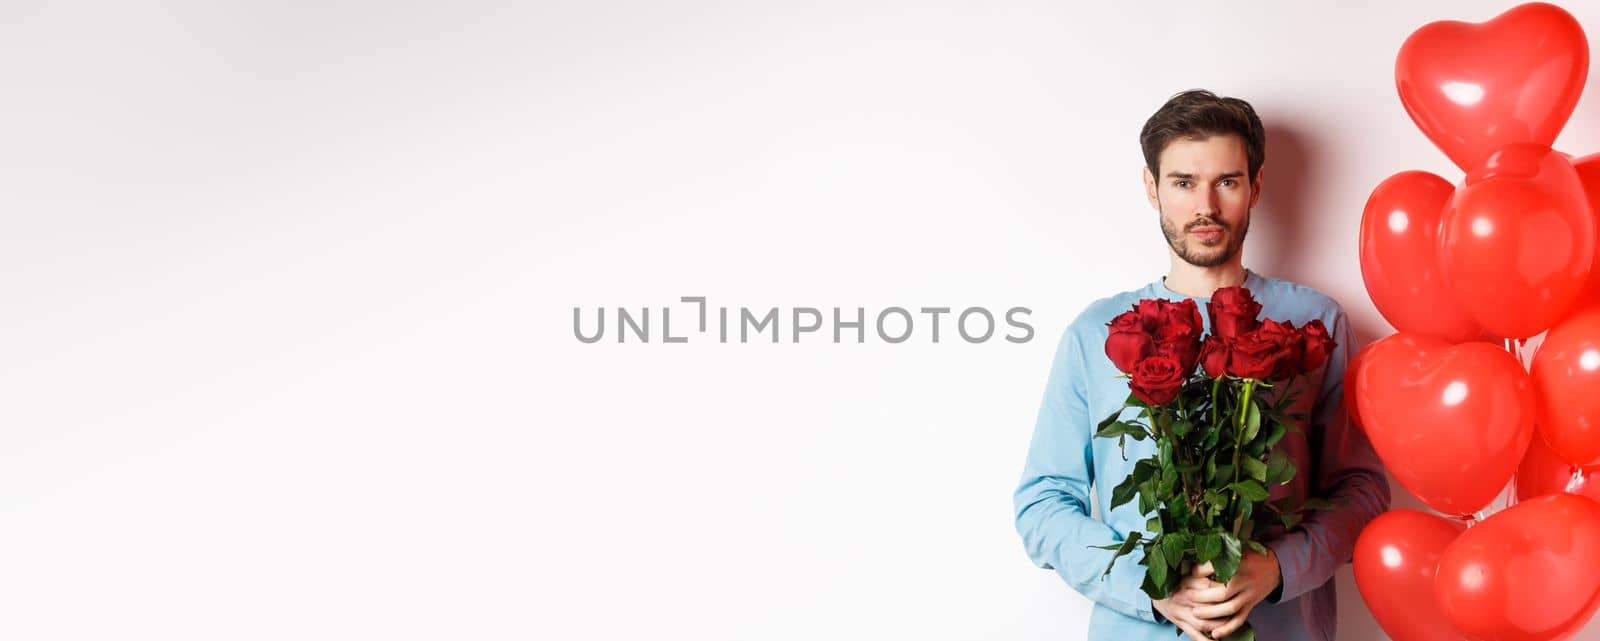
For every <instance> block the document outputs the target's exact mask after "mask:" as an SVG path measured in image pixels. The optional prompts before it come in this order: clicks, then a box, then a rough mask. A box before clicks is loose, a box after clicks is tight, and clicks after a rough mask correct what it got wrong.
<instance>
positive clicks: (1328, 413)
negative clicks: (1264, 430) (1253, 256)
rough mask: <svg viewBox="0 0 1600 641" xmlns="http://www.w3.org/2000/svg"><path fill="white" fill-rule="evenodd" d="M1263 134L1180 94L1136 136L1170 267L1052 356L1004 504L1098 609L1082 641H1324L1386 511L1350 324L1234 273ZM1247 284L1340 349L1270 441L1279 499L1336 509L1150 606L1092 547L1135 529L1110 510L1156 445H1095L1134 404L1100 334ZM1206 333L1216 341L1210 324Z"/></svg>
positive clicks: (1139, 520)
mask: <svg viewBox="0 0 1600 641" xmlns="http://www.w3.org/2000/svg"><path fill="white" fill-rule="evenodd" d="M1265 138H1266V133H1265V131H1264V129H1263V128H1262V126H1261V120H1260V119H1259V118H1257V117H1256V114H1255V110H1254V109H1252V108H1251V107H1250V105H1249V103H1246V102H1245V101H1243V100H1239V99H1236V98H1221V97H1218V96H1216V95H1214V94H1212V93H1211V92H1208V91H1201V90H1195V91H1186V92H1184V93H1180V94H1178V95H1176V96H1174V97H1173V98H1172V99H1171V100H1169V101H1167V103H1166V104H1165V105H1163V106H1162V107H1161V109H1160V110H1158V111H1156V113H1155V115H1153V116H1151V117H1150V119H1149V121H1147V122H1146V123H1145V126H1144V130H1143V131H1142V132H1141V133H1140V135H1139V141H1140V144H1141V145H1142V146H1143V148H1144V158H1145V169H1144V185H1145V193H1146V196H1147V197H1148V198H1149V200H1150V205H1151V207H1152V208H1154V209H1155V210H1156V212H1157V215H1158V217H1159V219H1160V221H1161V232H1162V234H1163V235H1164V236H1165V237H1166V240H1167V249H1168V254H1169V256H1170V258H1171V261H1172V266H1171V270H1170V271H1169V272H1168V274H1167V275H1166V276H1163V277H1161V278H1158V279H1156V280H1154V281H1152V282H1151V283H1150V284H1148V285H1145V286H1144V287H1141V288H1139V289H1135V290H1132V291H1127V292H1122V293H1120V294H1116V295H1114V296H1110V297H1107V298H1102V299H1100V300H1097V301H1095V302H1093V303H1091V304H1090V305H1089V306H1088V308H1087V309H1085V310H1083V312H1082V313H1080V314H1079V315H1078V317H1077V319H1076V320H1074V321H1073V322H1072V324H1071V325H1070V326H1069V327H1068V328H1067V329H1066V331H1065V332H1064V333H1063V335H1062V337H1061V342H1060V344H1059V346H1058V348H1057V350H1056V355H1055V360H1054V362H1053V364H1052V366H1051V369H1050V377H1049V380H1048V382H1047V383H1046V387H1045V393H1044V401H1043V403H1042V404H1041V405H1040V408H1039V418H1038V422H1037V424H1036V425H1035V427H1034V433H1033V441H1032V444H1031V445H1030V446H1029V451H1028V458H1027V462H1026V464H1025V466H1024V469H1023V473H1022V481H1021V483H1020V485H1019V486H1018V487H1017V490H1016V492H1015V494H1014V496H1013V505H1014V507H1015V510H1016V527H1017V532H1018V533H1019V534H1021V535H1022V540H1023V543H1024V545H1025V546H1026V548H1027V552H1028V556H1029V557H1030V558H1032V559H1033V562H1034V563H1035V564H1036V565H1038V566H1039V567H1041V568H1045V569H1053V570H1055V571H1056V573H1057V574H1059V575H1060V576H1061V578H1062V579H1064V580H1066V582H1067V584H1068V585H1070V586H1072V588H1073V589H1075V590H1077V591H1078V592H1081V593H1082V594H1083V595H1084V596H1087V597H1089V598H1090V599H1091V600H1093V601H1094V610H1093V612H1092V614H1091V615H1090V617H1089V638H1090V639H1093V640H1116V641H1137V640H1144V639H1148V640H1150V641H1157V640H1159V641H1172V638H1173V637H1174V634H1175V633H1174V629H1173V628H1174V626H1176V627H1177V630H1178V631H1180V632H1181V633H1183V634H1187V635H1188V636H1189V637H1190V638H1192V639H1195V640H1196V641H1200V640H1203V639H1207V638H1222V637H1224V636H1226V635H1228V634H1230V633H1232V632H1233V631H1235V630H1238V629H1239V628H1240V626H1242V625H1243V624H1244V622H1245V620H1246V618H1248V619H1249V622H1250V624H1251V625H1252V626H1253V627H1254V628H1255V631H1256V634H1257V638H1260V639H1270V640H1272V641H1290V640H1297V639H1323V640H1327V641H1332V640H1333V638H1334V625H1335V619H1336V616H1337V614H1336V610H1335V606H1336V604H1335V599H1336V596H1335V588H1334V582H1333V574H1334V572H1335V571H1336V570H1337V569H1338V568H1339V567H1340V566H1341V565H1344V564H1345V563H1349V562H1350V558H1351V554H1352V551H1353V550H1354V548H1355V543H1356V537H1357V536H1358V535H1359V534H1360V533H1361V528H1362V527H1364V526H1365V525H1366V524H1367V522H1369V521H1371V520H1372V519H1374V518H1376V517H1377V516H1378V515H1379V514H1380V513H1382V512H1383V511H1384V510H1387V509H1388V507H1389V485H1388V481H1387V480H1386V478H1385V476H1384V472H1383V467H1382V465H1381V463H1379V461H1378V457H1377V455H1376V454H1375V453H1374V452H1373V450H1372V446H1371V444H1370V443H1369V442H1368V441H1367V438H1366V435H1365V434H1363V433H1362V432H1361V430H1360V429H1359V428H1357V427H1356V426H1354V425H1351V424H1350V422H1349V421H1348V420H1347V418H1346V416H1345V413H1344V409H1343V408H1344V405H1343V402H1342V399H1341V396H1342V393H1343V389H1342V387H1343V385H1342V383H1343V380H1344V370H1345V364H1346V363H1347V361H1348V360H1349V356H1350V354H1352V353H1354V350H1355V349H1356V347H1357V346H1356V345H1355V344H1354V343H1355V336H1354V333H1353V332H1352V330H1351V327H1350V321H1349V319H1348V317H1346V315H1345V313H1344V311H1343V310H1342V309H1340V307H1339V305H1338V303H1336V302H1334V300H1333V299H1332V298H1329V297H1328V296H1326V295H1324V294H1322V293H1321V292H1318V291H1316V290H1314V289H1311V288H1309V287H1304V286H1301V285H1297V284H1295V283H1291V282H1288V281H1285V280H1279V279H1275V278H1270V277H1267V276H1263V275H1260V274H1257V273H1256V272H1254V271H1251V270H1249V269H1246V268H1245V267H1244V265H1243V255H1242V248H1243V246H1244V239H1245V234H1246V232H1248V231H1249V229H1250V208H1251V207H1252V206H1254V205H1255V203H1256V200H1257V199H1258V198H1259V197H1260V194H1261V176H1262V172H1261V165H1262V161H1263V159H1264V156H1265V143H1266V141H1265ZM1240 285H1242V286H1244V287H1247V288H1249V289H1250V291H1251V292H1252V293H1253V294H1254V295H1255V298H1256V300H1257V301H1259V302H1260V303H1261V306H1262V311H1261V318H1272V319H1276V320H1280V321H1293V322H1294V323H1295V324H1296V325H1301V324H1304V323H1307V322H1309V321H1311V320H1312V319H1321V320H1322V322H1323V324H1324V325H1326V326H1327V327H1328V330H1329V332H1330V333H1331V334H1332V335H1333V337H1334V339H1335V340H1336V341H1338V347H1337V349H1336V350H1335V351H1334V352H1333V354H1332V355H1330V357H1329V359H1328V363H1327V365H1326V367H1325V368H1324V369H1323V370H1322V372H1321V373H1320V374H1314V375H1311V376H1306V377H1303V378H1302V379H1301V381H1302V382H1301V383H1299V384H1298V385H1303V386H1304V387H1301V388H1299V389H1301V392H1300V397H1299V400H1298V403H1297V406H1296V408H1295V409H1294V410H1292V411H1298V412H1303V413H1305V414H1306V415H1307V416H1308V417H1309V420H1308V421H1307V422H1306V423H1305V424H1302V425H1299V426H1298V429H1297V430H1291V431H1290V432H1289V435H1287V436H1285V437H1284V438H1283V440H1282V441H1280V442H1279V444H1278V447H1279V448H1282V449H1283V450H1284V451H1285V452H1286V453H1287V454H1289V456H1291V457H1292V458H1293V460H1294V462H1295V467H1296V469H1297V470H1298V473H1297V474H1296V475H1295V477H1294V478H1293V480H1291V481H1290V483H1289V484H1288V485H1285V486H1274V487H1273V488H1272V493H1273V496H1272V498H1273V499H1274V500H1275V499H1278V498H1281V497H1285V496H1296V497H1300V498H1302V499H1303V498H1308V497H1320V498H1323V499H1327V500H1330V501H1332V502H1333V503H1334V504H1336V505H1337V507H1336V508H1334V509H1332V510H1327V511H1317V512H1310V513H1308V514H1307V516H1306V519H1305V521H1304V522H1303V523H1302V524H1301V525H1299V526H1296V527H1295V528H1294V529H1293V530H1290V531H1287V532H1284V531H1283V530H1282V528H1281V527H1279V528H1276V529H1275V530H1269V532H1268V533H1267V534H1266V536H1264V537H1260V538H1261V540H1263V543H1264V544H1265V545H1266V546H1267V548H1268V551H1269V553H1268V554H1258V553H1255V552H1252V551H1250V550H1248V549H1246V550H1245V554H1244V558H1243V560H1242V562H1241V564H1240V567H1239V570H1238V572H1237V574H1235V575H1234V577H1233V578H1232V579H1231V580H1230V581H1229V582H1228V583H1227V584H1221V583H1217V582H1215V581H1213V580H1211V579H1210V576H1211V569H1212V568H1211V564H1209V563H1207V564H1203V565H1201V566H1199V567H1197V568H1195V569H1194V571H1193V572H1191V573H1190V575H1189V576H1187V577H1185V578H1184V579H1183V580H1182V582H1181V583H1180V585H1179V588H1178V591H1177V592H1175V593H1174V594H1173V595H1172V596H1171V597H1169V598H1167V599H1164V600H1160V601H1152V600H1151V599H1150V597H1149V596H1147V595H1145V593H1144V592H1143V591H1142V590H1141V589H1140V585H1141V583H1142V582H1143V579H1144V573H1145V569H1144V566H1142V565H1141V564H1140V559H1141V558H1142V554H1141V553H1140V552H1139V551H1138V548H1135V552H1134V553H1133V554H1130V555H1129V556H1127V557H1125V558H1122V559H1120V560H1118V561H1117V563H1116V566H1115V567H1114V568H1113V569H1112V571H1111V574H1110V575H1109V576H1106V577H1105V578H1104V579H1102V578H1101V575H1102V573H1103V572H1104V571H1105V568H1106V563H1107V562H1109V561H1110V558H1111V552H1110V551H1107V550H1101V549H1097V548H1093V547H1091V546H1096V545H1106V544H1110V543H1115V542H1119V541H1122V540H1124V539H1125V538H1127V536H1128V534H1129V533H1130V532H1132V531H1134V530H1136V529H1137V530H1140V531H1143V530H1144V527H1145V521H1146V519H1147V516H1146V515H1141V514H1140V513H1139V509H1138V502H1137V501H1134V502H1131V503H1127V504H1123V505H1121V506H1119V507H1118V508H1117V509H1115V510H1111V509H1109V508H1110V502H1111V499H1110V496H1111V492H1110V490H1109V488H1110V487H1112V486H1114V485H1116V484H1117V483H1119V482H1121V481H1122V479H1123V478H1126V477H1127V475H1128V474H1129V473H1130V472H1131V471H1132V468H1133V464H1134V462H1136V461H1138V460H1139V459H1141V458H1145V457H1147V456H1150V455H1151V454H1153V453H1154V452H1155V448H1156V446H1155V444H1154V443H1153V442H1151V441H1149V440H1144V441H1132V440H1130V441H1128V442H1127V449H1128V452H1127V458H1126V459H1124V458H1123V456H1122V454H1121V452H1120V451H1119V450H1118V447H1117V441H1116V440H1115V439H1096V438H1094V431H1095V427H1096V425H1097V423H1099V421H1100V419H1102V418H1105V417H1106V416H1109V415H1110V414H1111V413H1112V412H1113V411H1116V410H1117V408H1119V407H1121V405H1122V402H1123V400H1124V399H1126V398H1127V397H1128V386H1127V381H1126V380H1124V379H1120V378H1115V375H1116V374H1117V373H1118V372H1117V370H1116V368H1115V367H1114V366H1113V365H1112V363H1111V361H1110V359H1108V358H1107V357H1106V355H1105V351H1104V345H1105V340H1106V333H1107V328H1106V324H1107V323H1108V322H1110V320H1111V319H1112V318H1113V317H1115V316H1116V315H1117V314H1120V313H1122V312H1124V311H1127V310H1128V309H1131V308H1132V307H1133V304H1134V302H1135V301H1138V300H1140V299H1144V298H1164V299H1167V300H1182V299H1185V298H1192V299H1194V301H1195V303H1197V304H1198V305H1200V308H1201V309H1202V310H1204V309H1205V306H1206V303H1207V302H1209V299H1210V297H1211V294H1212V292H1214V291H1215V290H1216V289H1217V288H1220V287H1230V286H1240ZM1201 316H1202V317H1205V316H1207V315H1206V314H1204V313H1202V314H1201ZM1204 322H1205V324H1206V325H1207V327H1206V331H1207V332H1208V333H1209V332H1210V326H1209V325H1210V319H1209V318H1205V320H1204ZM1091 484H1094V485H1095V487H1096V488H1098V491H1097V492H1096V494H1097V496H1098V500H1099V512H1100V513H1101V514H1102V515H1104V517H1103V520H1096V519H1094V518H1091V516H1090V514H1091V511H1090V504H1089V488H1090V485H1091ZM1148 535H1149V533H1148V532H1146V536H1148Z"/></svg>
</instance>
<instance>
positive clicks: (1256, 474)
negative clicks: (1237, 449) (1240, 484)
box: [1239, 456, 1267, 482]
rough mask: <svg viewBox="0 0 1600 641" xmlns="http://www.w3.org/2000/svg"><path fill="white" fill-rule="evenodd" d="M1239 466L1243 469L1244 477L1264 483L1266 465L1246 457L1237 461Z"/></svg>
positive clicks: (1258, 460)
mask: <svg viewBox="0 0 1600 641" xmlns="http://www.w3.org/2000/svg"><path fill="white" fill-rule="evenodd" d="M1239 465H1240V466H1241V467H1243V468H1244V473H1245V476H1248V477H1250V478H1253V479H1255V480H1257V481H1261V482H1266V480H1267V464H1266V463H1262V462H1261V461H1260V459H1254V458H1250V457H1248V456H1247V457H1245V458H1243V459H1242V460H1240V461H1239Z"/></svg>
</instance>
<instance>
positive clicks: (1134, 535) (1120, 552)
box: [1091, 530, 1144, 579]
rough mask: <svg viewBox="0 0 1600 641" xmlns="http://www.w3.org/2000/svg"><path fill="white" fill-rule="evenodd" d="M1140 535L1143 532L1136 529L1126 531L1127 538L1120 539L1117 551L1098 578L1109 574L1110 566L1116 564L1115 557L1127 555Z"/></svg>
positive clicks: (1137, 541)
mask: <svg viewBox="0 0 1600 641" xmlns="http://www.w3.org/2000/svg"><path fill="white" fill-rule="evenodd" d="M1142 536H1144V533H1143V532H1139V531H1137V530H1135V531H1133V532H1129V533H1128V538H1126V539H1123V540H1122V545H1119V546H1117V553H1116V554H1113V555H1111V562H1110V563H1107V564H1106V571H1105V574H1101V575H1100V578H1102V579H1103V578H1105V577H1106V576H1108V575H1110V574H1111V567H1112V566H1114V565H1116V563H1117V559H1120V558H1122V557H1123V556H1125V555H1127V554H1128V553H1130V552H1132V551H1133V547H1134V546H1136V545H1138V544H1139V538H1140V537H1142ZM1091 547H1102V548H1105V547H1109V546H1091Z"/></svg>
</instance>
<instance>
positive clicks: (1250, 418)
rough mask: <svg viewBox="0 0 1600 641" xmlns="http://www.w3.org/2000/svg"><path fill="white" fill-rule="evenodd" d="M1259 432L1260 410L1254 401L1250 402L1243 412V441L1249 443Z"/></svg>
mask: <svg viewBox="0 0 1600 641" xmlns="http://www.w3.org/2000/svg"><path fill="white" fill-rule="evenodd" d="M1260 433H1261V410H1259V409H1257V408H1256V404H1255V403H1250V405H1249V406H1248V407H1246V408H1245V412H1244V442H1246V443H1249V442H1250V441H1253V440H1255V438H1256V435H1257V434H1260Z"/></svg>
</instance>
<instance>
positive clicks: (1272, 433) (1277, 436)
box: [1267, 421, 1289, 447]
mask: <svg viewBox="0 0 1600 641" xmlns="http://www.w3.org/2000/svg"><path fill="white" fill-rule="evenodd" d="M1288 431H1289V428H1288V427H1285V426H1284V424H1283V421H1273V422H1272V427H1269V428H1267V447H1272V446H1274V445H1277V444H1278V441H1280V440H1283V435H1284V434H1286V433H1288Z"/></svg>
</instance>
